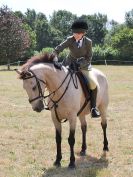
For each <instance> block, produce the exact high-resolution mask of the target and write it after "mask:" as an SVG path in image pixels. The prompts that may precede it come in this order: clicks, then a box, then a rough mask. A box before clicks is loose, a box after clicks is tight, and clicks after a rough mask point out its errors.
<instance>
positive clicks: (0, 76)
mask: <svg viewBox="0 0 133 177" xmlns="http://www.w3.org/2000/svg"><path fill="white" fill-rule="evenodd" d="M96 68H99V69H100V70H102V71H103V72H104V73H105V74H106V75H107V78H108V82H109V94H110V104H109V109H108V129H107V132H108V140H109V149H110V151H109V153H108V154H107V157H106V159H103V158H101V155H102V148H103V136H102V129H101V126H100V120H97V121H96V120H93V119H91V118H90V117H89V116H88V117H87V123H88V132H87V144H88V149H87V156H86V157H80V156H79V155H78V153H79V151H80V146H81V130H80V124H79V121H78V125H77V129H76V143H75V152H76V165H77V168H76V169H75V170H68V169H67V165H68V163H69V145H68V142H67V138H68V132H69V126H68V123H65V124H63V140H62V152H63V159H62V167H61V168H57V169H56V168H55V167H53V162H54V160H55V153H56V146H55V138H54V137H55V130H54V126H53V123H52V121H51V118H50V112H47V111H44V112H41V113H35V112H33V111H32V109H31V106H30V104H29V103H28V99H27V95H26V93H25V91H24V90H23V88H22V81H20V80H18V79H17V74H16V73H15V72H13V71H12V72H11V71H1V72H0V177H132V176H133V66H96Z"/></svg>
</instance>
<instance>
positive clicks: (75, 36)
mask: <svg viewBox="0 0 133 177" xmlns="http://www.w3.org/2000/svg"><path fill="white" fill-rule="evenodd" d="M83 35H84V33H73V36H74V38H75V39H76V40H80V39H81V38H82V37H83Z"/></svg>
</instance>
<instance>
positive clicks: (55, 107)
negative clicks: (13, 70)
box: [17, 53, 109, 168]
mask: <svg viewBox="0 0 133 177" xmlns="http://www.w3.org/2000/svg"><path fill="white" fill-rule="evenodd" d="M54 57H55V56H54V55H53V54H49V53H45V54H43V55H40V56H33V57H31V58H30V59H29V60H28V61H27V62H26V63H25V64H24V65H23V66H22V67H21V69H20V70H17V73H18V74H19V79H21V80H23V88H24V89H25V90H26V92H27V95H28V97H29V103H30V104H31V106H32V109H33V110H34V111H36V112H41V111H42V110H44V109H49V110H50V111H51V117H52V120H53V123H54V126H55V132H56V136H55V139H56V149H57V152H56V160H55V162H54V165H55V166H57V167H59V166H61V159H62V151H61V140H62V136H61V132H62V124H61V123H62V121H64V120H67V121H68V122H69V126H70V130H69V137H68V143H69V146H70V162H69V165H68V167H69V168H75V153H74V144H75V128H76V122H77V117H78V118H79V120H80V123H81V130H82V146H81V151H80V155H82V156H83V155H86V149H87V145H86V131H87V122H86V118H85V116H86V115H88V114H89V113H90V101H88V103H87V105H86V106H85V108H84V109H83V110H82V111H80V110H81V107H82V106H83V104H84V102H85V96H84V93H83V89H82V87H81V84H80V81H79V78H78V77H77V76H76V74H75V72H71V71H70V70H69V69H68V68H67V67H65V66H62V67H61V69H57V68H56V67H55V65H54V62H53V61H54ZM92 71H93V73H94V76H95V79H96V82H97V88H98V94H97V107H98V109H99V110H100V113H101V126H102V130H103V139H104V141H103V152H105V153H106V152H107V151H108V150H109V149H108V140H107V134H106V130H107V116H106V114H107V107H108V102H109V98H108V82H107V78H106V76H105V75H104V74H103V73H102V72H101V71H100V70H98V69H95V68H92ZM46 90H47V91H48V93H47V92H46ZM46 93H47V95H46ZM79 111H80V113H79ZM78 113H79V114H78Z"/></svg>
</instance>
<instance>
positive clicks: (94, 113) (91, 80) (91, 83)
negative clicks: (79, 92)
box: [82, 70, 100, 118]
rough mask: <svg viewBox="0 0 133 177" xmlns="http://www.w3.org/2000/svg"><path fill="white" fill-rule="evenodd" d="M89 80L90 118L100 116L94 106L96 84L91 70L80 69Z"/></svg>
mask: <svg viewBox="0 0 133 177" xmlns="http://www.w3.org/2000/svg"><path fill="white" fill-rule="evenodd" d="M82 72H83V73H84V74H85V76H86V77H87V78H88V81H89V86H88V87H89V89H90V90H91V91H90V99H91V116H92V118H97V117H99V116H100V113H99V111H98V109H97V108H96V99H97V84H96V81H95V78H94V76H93V72H92V71H91V70H82Z"/></svg>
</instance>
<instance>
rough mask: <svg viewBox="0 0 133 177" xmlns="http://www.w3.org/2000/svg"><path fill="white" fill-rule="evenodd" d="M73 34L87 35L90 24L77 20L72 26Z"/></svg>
mask: <svg viewBox="0 0 133 177" xmlns="http://www.w3.org/2000/svg"><path fill="white" fill-rule="evenodd" d="M71 29H72V32H73V33H85V32H86V31H87V30H88V24H87V22H86V21H84V20H76V21H74V22H73V24H72V26H71Z"/></svg>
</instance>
